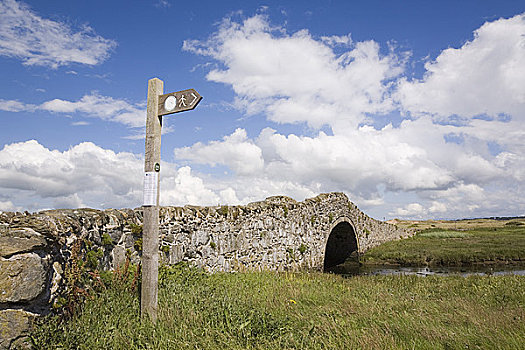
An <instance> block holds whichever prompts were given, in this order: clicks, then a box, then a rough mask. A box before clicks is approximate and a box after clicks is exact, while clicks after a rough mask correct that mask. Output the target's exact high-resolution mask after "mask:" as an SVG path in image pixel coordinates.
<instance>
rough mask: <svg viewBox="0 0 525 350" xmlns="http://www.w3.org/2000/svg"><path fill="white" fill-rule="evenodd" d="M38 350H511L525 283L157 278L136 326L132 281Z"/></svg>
mask: <svg viewBox="0 0 525 350" xmlns="http://www.w3.org/2000/svg"><path fill="white" fill-rule="evenodd" d="M105 281H106V282H105V284H104V287H101V285H100V283H99V284H98V287H96V289H97V292H96V293H95V292H93V294H92V297H89V298H87V301H86V303H85V304H84V306H83V309H82V312H79V313H77V314H76V315H75V316H74V317H73V318H72V319H70V320H69V321H68V322H64V323H59V321H58V319H57V318H48V319H45V320H43V321H42V322H41V323H40V328H38V329H37V330H36V331H35V332H34V333H33V334H32V337H33V342H34V343H35V346H36V348H37V349H44V348H45V349H58V348H67V349H69V348H74V349H126V350H130V349H144V348H147V349H173V348H177V349H355V348H361V349H413V348H416V349H460V348H461V349H465V348H470V349H476V348H480V349H492V348H499V349H517V348H520V346H521V345H522V344H524V343H525V277H523V276H471V277H466V278H462V277H433V276H429V277H425V278H421V277H417V276H356V277H352V278H343V277H341V276H337V275H333V274H321V273H270V272H262V273H233V274H227V273H216V274H206V273H204V272H202V271H200V270H196V269H191V268H187V267H182V266H177V267H173V268H169V269H166V268H164V269H163V270H162V271H161V282H160V285H159V321H158V323H157V324H156V325H152V324H151V323H148V322H145V323H141V322H140V319H139V314H138V310H139V298H138V292H137V288H136V287H134V286H133V275H132V274H130V277H129V279H128V280H127V281H124V282H122V281H123V279H122V278H120V277H119V278H116V279H115V278H114V277H112V278H110V279H107V278H106V279H105Z"/></svg>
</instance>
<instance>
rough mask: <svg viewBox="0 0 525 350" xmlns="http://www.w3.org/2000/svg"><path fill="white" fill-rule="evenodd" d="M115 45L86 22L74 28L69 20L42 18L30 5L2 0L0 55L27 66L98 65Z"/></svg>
mask: <svg viewBox="0 0 525 350" xmlns="http://www.w3.org/2000/svg"><path fill="white" fill-rule="evenodd" d="M115 46H116V43H115V41H113V40H110V39H106V38H103V37H102V36H100V35H97V34H95V32H94V30H93V29H92V28H91V27H89V26H87V25H85V26H83V27H82V28H80V30H74V29H73V28H71V27H70V26H69V25H67V24H66V23H62V22H57V21H53V20H50V19H45V18H42V17H40V16H39V15H38V14H36V13H35V12H33V11H32V10H31V9H30V8H29V6H28V5H26V4H24V3H22V2H18V1H15V0H2V1H0V55H2V56H8V57H15V58H18V59H21V60H22V62H23V64H25V65H38V66H47V67H51V68H57V67H59V66H63V65H68V64H71V63H80V64H87V65H96V64H99V63H101V62H103V61H104V60H105V59H106V58H107V57H108V56H109V53H110V52H111V50H112V49H113V48H114V47H115Z"/></svg>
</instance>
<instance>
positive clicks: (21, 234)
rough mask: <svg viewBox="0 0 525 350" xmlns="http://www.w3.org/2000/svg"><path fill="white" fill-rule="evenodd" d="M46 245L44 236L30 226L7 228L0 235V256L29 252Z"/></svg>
mask: <svg viewBox="0 0 525 350" xmlns="http://www.w3.org/2000/svg"><path fill="white" fill-rule="evenodd" d="M45 245H46V240H45V238H44V236H42V235H41V234H40V233H38V232H36V231H35V230H33V229H30V228H19V229H11V230H7V232H5V233H2V235H1V236H0V256H1V257H8V256H11V255H13V254H20V253H26V252H30V251H32V250H34V249H36V248H41V247H44V246H45Z"/></svg>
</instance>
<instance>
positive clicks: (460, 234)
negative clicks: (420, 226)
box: [419, 231, 472, 238]
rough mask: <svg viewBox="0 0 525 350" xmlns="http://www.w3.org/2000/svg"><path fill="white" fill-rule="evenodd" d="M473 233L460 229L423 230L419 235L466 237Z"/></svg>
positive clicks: (429, 236)
mask: <svg viewBox="0 0 525 350" xmlns="http://www.w3.org/2000/svg"><path fill="white" fill-rule="evenodd" d="M471 236H472V234H470V233H468V232H460V231H430V232H422V233H420V234H419V237H427V238H465V237H471Z"/></svg>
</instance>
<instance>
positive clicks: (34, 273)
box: [0, 253, 46, 303]
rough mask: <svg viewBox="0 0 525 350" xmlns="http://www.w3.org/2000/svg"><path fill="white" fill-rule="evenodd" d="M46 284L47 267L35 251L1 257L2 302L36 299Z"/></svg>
mask: <svg viewBox="0 0 525 350" xmlns="http://www.w3.org/2000/svg"><path fill="white" fill-rule="evenodd" d="M45 285H46V268H45V266H44V262H43V261H42V259H41V258H40V257H39V256H38V255H37V254H35V253H26V254H19V255H16V256H14V257H12V258H10V259H4V258H0V303H6V302H14V303H17V302H26V301H30V300H32V299H35V298H36V297H37V296H38V295H39V294H40V293H42V291H43V290H44V288H45Z"/></svg>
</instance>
